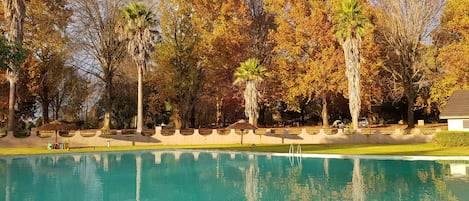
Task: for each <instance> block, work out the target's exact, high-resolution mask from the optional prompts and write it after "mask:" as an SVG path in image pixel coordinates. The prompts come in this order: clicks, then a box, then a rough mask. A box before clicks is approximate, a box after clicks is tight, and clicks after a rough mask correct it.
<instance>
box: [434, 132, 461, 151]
mask: <svg viewBox="0 0 469 201" xmlns="http://www.w3.org/2000/svg"><path fill="white" fill-rule="evenodd" d="M435 141H436V142H437V143H438V144H439V145H441V146H444V147H469V132H465V131H440V132H437V133H436V135H435Z"/></svg>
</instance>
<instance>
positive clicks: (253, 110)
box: [234, 59, 269, 126]
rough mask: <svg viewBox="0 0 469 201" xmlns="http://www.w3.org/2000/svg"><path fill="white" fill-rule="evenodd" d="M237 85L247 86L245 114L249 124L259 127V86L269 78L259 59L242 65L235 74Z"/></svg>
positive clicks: (249, 60)
mask: <svg viewBox="0 0 469 201" xmlns="http://www.w3.org/2000/svg"><path fill="white" fill-rule="evenodd" d="M234 76H235V81H234V83H235V84H246V88H245V90H244V114H245V115H246V116H247V117H248V118H249V123H250V124H252V125H254V126H257V118H258V117H259V106H258V104H257V99H258V97H259V91H258V90H257V84H258V83H260V82H261V81H262V80H264V77H266V76H269V73H268V72H267V71H266V68H264V67H263V66H261V65H260V63H259V60H257V59H248V60H247V61H245V62H242V63H241V66H240V67H238V68H237V69H236V72H235V73H234Z"/></svg>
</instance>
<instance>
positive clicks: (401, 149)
mask: <svg viewBox="0 0 469 201" xmlns="http://www.w3.org/2000/svg"><path fill="white" fill-rule="evenodd" d="M289 148H290V145H256V146H251V145H184V146H183V145H180V146H169V145H158V146H122V147H117V146H115V147H112V146H111V147H95V148H94V147H85V148H74V149H70V150H47V149H45V148H0V155H31V154H56V153H83V152H105V151H133V150H157V149H206V150H230V151H250V152H271V153H288V151H289ZM295 149H296V147H295ZM301 149H302V152H303V153H305V154H306V153H307V154H345V155H393V156H396V155H398V156H469V147H441V146H439V145H437V144H434V143H428V144H399V145H391V144H308V145H306V144H305V145H301Z"/></svg>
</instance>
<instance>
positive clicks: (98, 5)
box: [73, 0, 126, 130]
mask: <svg viewBox="0 0 469 201" xmlns="http://www.w3.org/2000/svg"><path fill="white" fill-rule="evenodd" d="M125 2H126V1H124V0H106V1H94V0H73V5H74V7H73V8H74V13H75V24H74V25H73V30H74V33H73V35H74V37H73V40H74V41H73V44H74V45H75V46H76V47H77V48H76V50H77V51H78V52H79V53H80V54H79V55H80V57H75V59H76V60H77V62H79V64H76V65H77V66H78V67H79V68H80V69H81V70H83V71H85V72H87V73H89V74H91V75H93V76H95V77H96V78H98V79H99V80H100V81H102V82H103V83H104V96H103V99H104V107H105V112H104V121H103V126H102V129H104V130H106V129H109V128H110V126H111V123H110V122H111V112H112V100H113V98H115V94H114V90H115V87H114V86H115V81H114V80H115V79H116V76H118V75H117V71H118V69H119V68H121V67H122V65H120V64H121V62H122V60H123V59H124V56H125V55H126V49H125V47H126V42H125V41H122V40H119V37H118V36H119V33H117V32H116V30H117V29H118V26H119V24H118V21H119V17H120V16H121V11H120V8H121V7H122V6H124V3H125ZM84 55H86V56H84ZM90 60H91V61H96V62H97V64H94V63H93V62H91V63H90ZM87 64H88V65H87Z"/></svg>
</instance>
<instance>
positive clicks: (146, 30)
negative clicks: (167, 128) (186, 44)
mask: <svg viewBox="0 0 469 201" xmlns="http://www.w3.org/2000/svg"><path fill="white" fill-rule="evenodd" d="M122 13H123V20H124V22H123V25H122V27H121V28H122V29H121V31H120V33H121V36H122V37H123V38H124V39H126V40H128V46H127V50H128V52H129V54H130V55H131V56H132V59H133V61H134V62H135V64H137V71H138V110H137V133H142V129H143V71H144V70H145V69H146V65H147V61H148V58H149V55H150V52H151V51H152V50H153V34H154V32H153V31H151V29H150V28H152V27H153V26H154V24H155V20H154V16H153V13H152V12H151V11H150V10H148V9H147V8H146V6H145V5H143V4H141V3H136V2H132V3H130V4H129V5H128V6H124V7H122Z"/></svg>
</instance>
